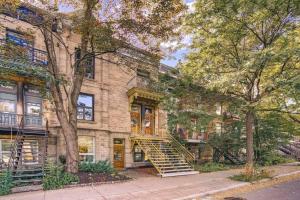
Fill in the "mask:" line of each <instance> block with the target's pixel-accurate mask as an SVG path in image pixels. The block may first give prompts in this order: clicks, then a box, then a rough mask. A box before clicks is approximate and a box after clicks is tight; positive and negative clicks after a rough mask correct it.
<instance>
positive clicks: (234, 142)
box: [208, 121, 246, 162]
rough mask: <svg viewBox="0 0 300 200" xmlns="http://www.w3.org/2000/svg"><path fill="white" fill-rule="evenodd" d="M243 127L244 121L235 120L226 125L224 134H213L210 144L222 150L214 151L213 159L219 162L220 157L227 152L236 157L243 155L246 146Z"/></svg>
mask: <svg viewBox="0 0 300 200" xmlns="http://www.w3.org/2000/svg"><path fill="white" fill-rule="evenodd" d="M243 127H244V126H243V121H235V122H233V123H231V124H229V125H226V126H225V127H224V130H223V132H222V134H220V135H219V134H216V133H215V134H211V136H210V138H209V140H208V144H209V145H211V146H212V147H214V148H217V149H219V150H220V151H219V152H217V151H214V156H213V159H214V161H215V162H219V161H220V158H221V157H223V156H224V155H225V154H227V153H230V154H232V155H235V156H236V157H240V156H241V155H243V152H242V150H243V149H245V147H246V140H245V137H243V135H245V132H244V129H243ZM225 161H226V160H225Z"/></svg>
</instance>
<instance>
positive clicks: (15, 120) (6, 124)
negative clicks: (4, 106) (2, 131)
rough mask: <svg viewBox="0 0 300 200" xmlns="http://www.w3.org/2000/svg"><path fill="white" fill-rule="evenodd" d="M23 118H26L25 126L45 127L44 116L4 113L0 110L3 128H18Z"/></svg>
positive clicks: (0, 123) (0, 122)
mask: <svg viewBox="0 0 300 200" xmlns="http://www.w3.org/2000/svg"><path fill="white" fill-rule="evenodd" d="M22 118H23V119H24V128H27V127H28V128H29V127H34V128H42V127H43V118H42V116H36V115H19V114H15V113H3V112H0V127H1V128H18V127H19V124H20V123H21V120H22Z"/></svg>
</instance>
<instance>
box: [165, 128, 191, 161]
mask: <svg viewBox="0 0 300 200" xmlns="http://www.w3.org/2000/svg"><path fill="white" fill-rule="evenodd" d="M166 134H167V137H168V138H169V140H170V142H171V145H172V146H173V147H174V149H176V150H177V151H178V153H180V154H181V155H183V156H184V157H185V159H186V161H187V162H188V163H190V164H193V162H194V161H195V159H196V158H195V155H194V154H192V153H191V152H190V151H189V150H187V149H186V148H185V147H184V146H183V145H182V144H181V143H180V142H179V141H178V140H177V139H176V138H174V137H173V135H172V134H170V133H166Z"/></svg>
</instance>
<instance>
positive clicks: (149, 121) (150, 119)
mask: <svg viewBox="0 0 300 200" xmlns="http://www.w3.org/2000/svg"><path fill="white" fill-rule="evenodd" d="M143 126H144V130H145V134H146V135H153V133H154V110H153V108H151V107H145V112H144V118H143Z"/></svg>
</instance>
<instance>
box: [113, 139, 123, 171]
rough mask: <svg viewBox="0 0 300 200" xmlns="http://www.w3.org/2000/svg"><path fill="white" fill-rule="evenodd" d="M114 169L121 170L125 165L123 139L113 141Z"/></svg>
mask: <svg viewBox="0 0 300 200" xmlns="http://www.w3.org/2000/svg"><path fill="white" fill-rule="evenodd" d="M113 151H114V154H113V155H114V158H113V159H114V160H113V164H114V168H116V169H123V168H124V166H125V165H124V163H125V145H124V139H114V150H113Z"/></svg>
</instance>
